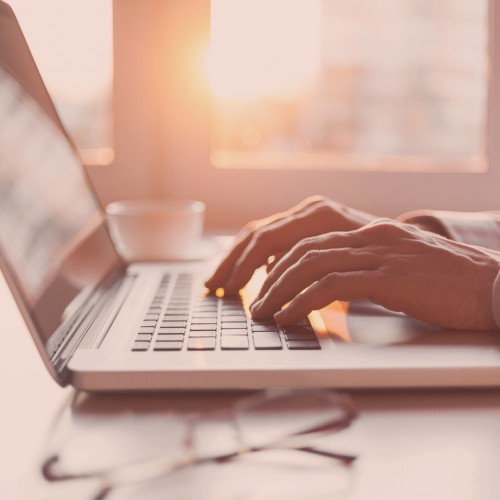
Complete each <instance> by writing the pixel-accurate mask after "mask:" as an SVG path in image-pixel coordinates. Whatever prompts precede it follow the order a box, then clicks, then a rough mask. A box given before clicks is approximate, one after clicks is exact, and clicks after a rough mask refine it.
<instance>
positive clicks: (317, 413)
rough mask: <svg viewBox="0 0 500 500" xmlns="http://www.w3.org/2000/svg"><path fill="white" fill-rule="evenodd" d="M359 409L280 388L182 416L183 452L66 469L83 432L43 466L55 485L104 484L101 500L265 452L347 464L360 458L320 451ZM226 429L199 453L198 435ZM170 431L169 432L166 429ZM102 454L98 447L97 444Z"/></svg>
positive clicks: (323, 394) (325, 394)
mask: <svg viewBox="0 0 500 500" xmlns="http://www.w3.org/2000/svg"><path fill="white" fill-rule="evenodd" d="M355 418H356V411H355V409H354V406H353V404H352V402H351V400H350V398H349V397H348V396H347V395H344V394H339V393H337V392H334V391H328V390H299V391H288V390H286V391H285V390H275V391H263V392H259V393H257V394H254V395H252V396H248V397H243V398H241V399H239V400H237V401H236V402H235V403H234V404H232V405H231V407H230V408H229V409H224V410H220V411H215V412H214V411H210V412H205V413H200V412H198V413H189V414H185V415H183V423H184V427H183V428H184V433H183V436H182V446H181V452H180V453H179V454H178V456H175V457H172V455H171V454H168V453H159V454H155V455H154V456H141V455H140V454H137V456H135V457H134V456H132V457H121V460H120V461H119V462H118V463H115V464H110V465H109V464H108V465H105V466H95V467H88V468H87V469H86V470H85V468H83V467H80V468H78V467H77V468H76V469H75V467H73V468H71V467H68V466H67V465H66V466H65V464H64V460H63V458H64V456H65V455H67V452H68V451H70V450H72V449H74V448H75V447H78V442H79V440H78V434H77V433H75V434H74V435H70V436H69V437H68V438H67V439H65V440H64V441H63V443H62V444H60V445H59V448H58V450H57V451H56V452H55V453H53V454H51V455H49V456H48V457H47V458H46V459H45V460H44V461H43V463H42V466H41V470H42V473H43V476H44V478H45V479H46V480H47V481H50V482H64V481H75V480H85V479H94V480H97V482H98V484H99V486H98V491H96V492H95V493H94V494H93V495H92V496H91V498H92V499H94V500H102V499H104V498H106V497H107V496H108V495H109V494H110V493H111V492H112V491H113V490H115V489H116V488H119V487H121V486H126V485H131V484H134V483H141V482H145V481H148V480H152V479H155V478H159V477H162V476H166V475H168V474H172V473H174V472H176V471H180V470H182V469H185V468H188V467H194V466H196V465H201V464H205V463H218V464H223V463H226V462H229V461H231V460H233V459H235V458H237V457H240V456H243V455H246V454H250V453H257V452H263V451H266V450H278V449H279V450H296V451H298V452H302V453H308V454H314V455H320V456H324V457H328V458H331V459H334V460H336V461H338V462H339V463H341V464H343V465H345V466H348V465H350V464H351V463H352V462H353V461H354V460H355V459H356V458H357V457H356V456H355V455H351V454H344V453H337V452H333V451H329V450H327V449H325V448H321V447H319V445H320V441H321V439H322V438H326V437H327V436H330V435H331V434H333V433H336V432H339V431H341V430H343V429H345V428H347V427H349V425H350V424H351V423H352V421H353V420H354V419H355ZM210 423H212V424H213V423H216V424H217V425H223V426H224V427H225V429H226V430H230V431H231V434H232V435H233V438H234V439H233V440H232V445H231V446H229V447H227V446H226V447H225V448H224V449H222V450H220V449H219V450H216V451H213V450H212V451H208V452H207V451H203V450H200V449H198V448H199V447H198V446H197V436H199V434H200V432H202V431H203V428H204V427H205V428H206V425H207V424H210ZM165 430H166V431H168V429H165ZM93 445H94V447H95V448H96V449H95V450H94V452H95V453H96V454H98V453H99V443H98V442H97V443H93Z"/></svg>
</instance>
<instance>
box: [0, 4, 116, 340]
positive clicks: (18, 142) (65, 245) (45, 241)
mask: <svg viewBox="0 0 500 500" xmlns="http://www.w3.org/2000/svg"><path fill="white" fill-rule="evenodd" d="M0 14H1V15H0V33H2V32H3V29H4V24H5V23H8V28H9V33H10V37H11V39H12V37H17V39H16V43H13V44H12V45H11V47H12V50H15V51H16V54H17V55H18V56H19V55H21V56H22V57H23V58H24V59H27V60H24V61H23V63H22V64H21V65H20V66H19V67H22V68H23V75H22V78H19V77H18V75H16V74H14V73H13V70H12V64H11V65H8V64H4V59H6V60H8V59H9V57H8V47H6V46H5V45H4V46H3V48H2V51H1V52H0V123H2V126H1V127H0V249H1V251H2V256H3V260H4V261H5V262H6V264H7V267H8V270H9V274H11V275H12V276H11V277H12V279H13V280H14V281H15V283H16V286H17V288H18V289H19V292H20V294H21V295H22V297H23V298H24V300H25V304H26V308H27V310H28V312H29V314H31V317H32V319H33V322H34V323H35V325H37V327H38V330H39V331H41V332H42V335H43V339H42V340H43V342H44V343H46V342H47V341H48V340H49V338H50V336H51V335H52V334H53V332H54V331H55V330H56V329H57V328H58V327H59V326H60V325H61V323H62V322H63V320H64V319H65V314H66V312H67V306H68V305H69V304H70V303H71V302H72V300H73V299H74V298H75V297H76V296H77V295H79V294H80V293H81V292H82V291H84V290H91V289H93V288H95V286H96V285H97V284H98V283H100V282H101V281H102V279H103V278H104V277H105V276H107V275H108V274H109V273H110V272H112V270H114V269H116V268H119V267H121V261H120V259H119V258H118V256H117V255H116V252H115V250H114V247H113V245H112V243H111V240H110V238H109V234H108V232H107V229H106V228H105V226H104V224H103V222H104V221H103V215H102V212H101V211H100V209H99V206H98V204H97V202H96V200H95V197H94V195H93V192H92V190H91V189H89V186H88V184H87V179H86V177H85V174H84V171H83V167H82V165H81V164H80V161H79V159H78V157H77V155H76V153H75V151H74V150H73V148H72V146H71V144H70V143H69V141H68V140H67V137H66V135H65V132H64V130H63V129H62V128H61V127H60V126H59V124H60V122H58V120H56V119H54V115H53V114H52V113H51V112H50V109H51V107H50V105H49V104H47V102H39V101H38V100H37V99H35V98H34V97H38V96H46V98H48V94H47V93H46V91H45V87H44V85H43V83H42V80H41V78H40V76H39V73H38V70H37V69H36V66H35V64H34V62H33V60H32V59H31V56H30V53H29V51H28V50H27V47H26V50H25V51H23V52H22V54H20V53H19V47H20V46H21V45H22V44H25V42H24V38H23V36H22V34H21V31H20V29H19V27H18V26H17V24H15V25H13V21H12V16H10V18H8V16H6V15H5V13H4V12H1V13H0ZM13 26H15V27H16V28H17V29H16V31H15V32H14V31H13ZM11 59H12V58H11ZM7 68H9V69H7ZM29 68H31V72H30V71H28V69H29ZM21 81H22V83H20V82H21ZM27 88H29V89H30V91H29V92H28V91H27V90H26V89H27ZM34 90H35V91H34Z"/></svg>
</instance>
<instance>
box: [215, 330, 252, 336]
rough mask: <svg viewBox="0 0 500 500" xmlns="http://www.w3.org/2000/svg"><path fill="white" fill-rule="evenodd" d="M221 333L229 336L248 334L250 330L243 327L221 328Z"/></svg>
mask: <svg viewBox="0 0 500 500" xmlns="http://www.w3.org/2000/svg"><path fill="white" fill-rule="evenodd" d="M221 335H224V336H228V337H229V336H234V335H239V336H248V330H246V329H243V328H237V329H229V330H221Z"/></svg>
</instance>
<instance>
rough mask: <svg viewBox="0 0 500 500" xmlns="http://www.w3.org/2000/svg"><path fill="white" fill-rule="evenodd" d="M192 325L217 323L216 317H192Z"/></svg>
mask: <svg viewBox="0 0 500 500" xmlns="http://www.w3.org/2000/svg"><path fill="white" fill-rule="evenodd" d="M191 324H192V325H212V324H217V318H193V319H192V320H191Z"/></svg>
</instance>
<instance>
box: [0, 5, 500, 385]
mask: <svg viewBox="0 0 500 500" xmlns="http://www.w3.org/2000/svg"><path fill="white" fill-rule="evenodd" d="M0 123H2V127H0V264H1V269H2V272H3V274H4V276H5V278H6V281H7V283H8V285H9V287H10V289H11V292H12V294H13V296H14V298H15V300H16V302H17V304H18V306H19V309H20V311H21V313H22V315H23V318H24V320H25V322H26V325H27V329H28V330H29V331H30V333H31V335H32V337H33V340H34V342H35V343H36V346H37V348H38V350H39V352H40V355H41V357H42V359H43V361H44V363H45V365H46V366H47V368H48V370H49V371H50V373H51V375H52V376H53V378H54V379H55V380H56V381H57V382H58V383H59V384H61V385H67V384H71V385H73V386H74V387H76V388H79V389H83V390H88V391H148V390H165V389H183V390H185V389H196V390H198V389H257V388H267V387H343V388H355V387H428V386H497V385H500V349H499V347H500V343H499V336H498V335H497V334H496V333H493V332H482V333H477V332H476V333H473V332H469V333H467V332H460V333H459V332H444V331H441V330H438V329H436V328H434V327H432V326H430V325H427V324H424V323H421V322H418V321H414V320H412V319H410V318H407V317H405V316H403V315H401V314H394V313H390V312H388V311H386V310H383V309H381V308H379V307H375V306H373V305H370V304H368V303H364V302H356V303H351V304H342V303H336V304H334V305H333V306H332V307H330V308H327V309H325V310H324V311H322V312H321V315H318V314H317V315H316V316H315V317H314V318H312V319H313V320H314V321H313V325H312V326H311V324H310V323H309V322H308V321H304V322H301V323H300V324H297V325H292V326H290V327H286V328H282V327H278V326H277V325H276V324H274V323H273V322H272V321H259V322H257V321H253V320H252V318H251V317H250V316H249V314H248V310H247V308H246V304H247V303H248V294H249V293H251V289H252V286H249V287H248V289H247V290H246V291H245V293H243V296H242V300H240V298H238V297H236V298H235V297H217V296H213V295H207V294H206V293H205V291H204V288H203V282H204V280H205V278H206V277H207V276H208V275H209V274H210V272H211V271H212V269H213V266H214V265H215V264H216V261H215V260H211V261H199V262H193V261H191V262H170V263H133V264H127V263H126V262H124V261H123V260H122V258H121V257H120V255H119V254H118V252H117V251H116V249H115V246H114V244H113V241H112V239H111V237H110V234H109V232H108V227H107V224H106V219H105V216H104V213H103V210H102V207H101V206H100V205H99V203H98V201H97V199H96V197H95V195H94V192H93V191H92V189H91V187H90V184H89V182H88V180H87V178H86V175H85V171H84V168H83V166H82V164H81V162H80V160H79V158H78V156H77V154H76V150H75V148H74V147H73V146H72V143H71V139H70V137H69V135H68V134H67V133H66V131H65V129H64V127H63V125H62V123H61V121H60V119H59V117H58V115H57V113H56V110H55V107H54V105H53V103H52V101H51V99H50V97H49V94H48V92H47V91H46V89H45V86H44V84H43V82H42V79H41V77H40V75H39V72H38V70H37V68H36V65H35V63H34V61H33V58H32V56H31V54H30V51H29V49H28V46H27V44H26V42H25V40H24V37H23V35H22V32H21V29H20V27H19V25H18V23H17V21H16V18H15V16H14V13H13V12H12V10H11V9H10V7H9V6H8V5H7V4H5V3H3V2H0ZM257 275H258V273H257ZM258 279H259V278H258V276H257V277H256V278H255V281H254V282H253V289H254V290H255V289H258V286H259V282H258ZM6 333H7V332H5V333H4V334H6ZM16 355H18V356H22V353H17V354H16Z"/></svg>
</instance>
